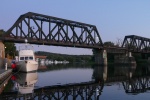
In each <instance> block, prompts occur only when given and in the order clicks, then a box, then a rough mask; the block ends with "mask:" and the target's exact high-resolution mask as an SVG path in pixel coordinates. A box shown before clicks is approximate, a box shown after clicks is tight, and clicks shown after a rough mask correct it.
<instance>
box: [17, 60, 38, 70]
mask: <svg viewBox="0 0 150 100" xmlns="http://www.w3.org/2000/svg"><path fill="white" fill-rule="evenodd" d="M16 68H17V70H18V71H21V72H32V71H37V69H38V62H36V61H33V60H31V61H19V62H18V63H17V64H16Z"/></svg>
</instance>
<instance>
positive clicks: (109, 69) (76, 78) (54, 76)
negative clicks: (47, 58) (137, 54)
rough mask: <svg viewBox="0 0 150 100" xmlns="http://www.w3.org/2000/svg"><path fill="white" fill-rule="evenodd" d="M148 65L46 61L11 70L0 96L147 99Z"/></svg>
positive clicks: (31, 99) (5, 98)
mask: <svg viewBox="0 0 150 100" xmlns="http://www.w3.org/2000/svg"><path fill="white" fill-rule="evenodd" d="M149 76H150V66H148V65H145V66H143V65H138V66H90V65H57V66H56V65H55V66H54V65H49V66H47V67H46V66H41V67H40V70H39V71H38V72H34V73H20V72H17V73H14V74H13V76H12V77H11V79H10V80H9V82H8V84H7V86H6V87H5V89H4V91H3V93H2V94H1V95H0V100H15V98H17V100H19V98H20V99H21V100H150V91H149V88H150V77H149Z"/></svg>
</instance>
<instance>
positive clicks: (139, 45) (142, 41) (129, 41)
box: [122, 35, 150, 53]
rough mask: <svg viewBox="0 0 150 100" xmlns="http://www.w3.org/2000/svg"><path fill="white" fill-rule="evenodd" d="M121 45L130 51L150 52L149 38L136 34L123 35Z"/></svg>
mask: <svg viewBox="0 0 150 100" xmlns="http://www.w3.org/2000/svg"><path fill="white" fill-rule="evenodd" d="M122 47H125V48H127V49H128V50H131V51H132V52H145V53H146V52H150V39H148V38H144V37H140V36H136V35H129V36H125V38H124V41H123V44H122Z"/></svg>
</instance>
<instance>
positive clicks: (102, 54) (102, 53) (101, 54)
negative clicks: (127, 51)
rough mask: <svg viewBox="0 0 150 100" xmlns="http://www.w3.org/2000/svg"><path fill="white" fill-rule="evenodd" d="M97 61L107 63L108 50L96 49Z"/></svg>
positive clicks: (98, 63) (102, 63) (97, 62)
mask: <svg viewBox="0 0 150 100" xmlns="http://www.w3.org/2000/svg"><path fill="white" fill-rule="evenodd" d="M95 63H96V64H97V65H107V51H106V50H101V49H95Z"/></svg>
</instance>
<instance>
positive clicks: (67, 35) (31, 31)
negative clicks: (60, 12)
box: [1, 12, 103, 48]
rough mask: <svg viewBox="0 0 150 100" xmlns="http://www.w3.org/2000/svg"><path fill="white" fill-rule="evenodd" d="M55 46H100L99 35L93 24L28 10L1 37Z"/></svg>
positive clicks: (5, 39)
mask: <svg viewBox="0 0 150 100" xmlns="http://www.w3.org/2000/svg"><path fill="white" fill-rule="evenodd" d="M25 39H28V42H29V43H32V44H45V45H55V46H68V47H81V48H101V47H102V46H103V43H102V40H101V37H100V35H99V32H98V30H97V28H96V26H95V25H90V24H85V23H81V22H75V21H71V20H66V19H62V18H56V17H52V16H47V15H42V14H37V13H32V12H28V13H26V14H23V15H21V16H20V17H19V18H18V20H17V21H16V22H15V23H14V25H13V26H12V27H11V28H10V29H9V30H8V31H7V32H6V34H4V35H3V37H1V40H3V41H7V42H15V43H24V40H25Z"/></svg>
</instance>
